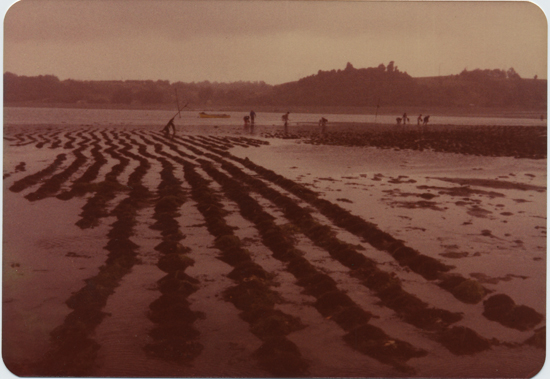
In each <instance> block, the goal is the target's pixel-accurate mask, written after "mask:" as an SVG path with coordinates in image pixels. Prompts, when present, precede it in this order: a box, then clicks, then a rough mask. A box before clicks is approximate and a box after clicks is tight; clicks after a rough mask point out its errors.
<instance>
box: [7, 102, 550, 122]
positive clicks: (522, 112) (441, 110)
mask: <svg viewBox="0 0 550 379" xmlns="http://www.w3.org/2000/svg"><path fill="white" fill-rule="evenodd" d="M4 107H12V108H67V109H107V110H113V109H116V110H163V111H175V110H174V105H173V104H154V105H150V106H143V105H137V104H135V105H126V104H92V103H86V104H67V103H37V102H17V103H4ZM250 109H254V110H255V111H256V113H258V112H268V113H284V112H286V111H287V110H289V109H290V110H291V112H292V113H311V114H356V115H361V114H364V115H370V116H372V115H375V114H378V115H396V117H398V116H399V115H401V114H403V111H404V110H405V111H407V113H408V114H410V115H417V114H431V115H432V116H437V115H440V116H456V117H460V116H464V117H468V116H469V117H505V118H533V119H539V118H540V116H541V115H544V118H545V119H546V113H547V109H546V108H543V109H523V108H517V109H515V108H479V107H441V106H433V107H432V106H407V105H405V106H401V105H395V106H382V107H380V108H378V110H377V109H376V107H346V106H289V105H249V106H230V105H198V106H192V108H191V109H190V110H193V111H197V112H202V111H204V112H249V111H250ZM188 110H189V109H188Z"/></svg>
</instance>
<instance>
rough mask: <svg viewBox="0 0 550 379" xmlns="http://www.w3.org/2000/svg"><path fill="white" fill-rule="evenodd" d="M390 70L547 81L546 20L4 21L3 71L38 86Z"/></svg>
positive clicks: (372, 9) (161, 10) (93, 3)
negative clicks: (497, 73) (506, 74)
mask: <svg viewBox="0 0 550 379" xmlns="http://www.w3.org/2000/svg"><path fill="white" fill-rule="evenodd" d="M389 61H395V65H397V66H398V68H399V70H400V71H406V72H407V73H408V74H409V75H411V76H413V77H418V76H436V75H449V74H458V73H460V72H461V71H462V70H463V69H465V68H467V69H469V70H472V69H475V68H482V69H486V68H490V69H493V68H498V69H505V70H507V69H508V68H510V67H513V68H514V69H515V70H516V71H517V72H518V73H519V74H520V75H521V76H522V77H525V78H532V77H533V76H534V75H538V77H539V78H546V77H547V74H546V73H547V23H546V18H545V16H544V13H543V11H542V10H541V9H540V8H539V7H538V6H536V5H534V4H532V3H529V2H525V1H521V2H476V3H473V2H360V1H353V2H346V1H308V2H306V1H266V0H262V1H254V0H248V1H246V0H245V1H233V0H225V1H210V0H204V1H200V0H195V1H190V0H156V1H152V0H143V1H141V0H131V1H130V0H21V1H20V2H18V3H16V4H14V5H13V6H12V7H11V8H10V9H9V10H8V12H7V14H6V16H5V20H4V72H6V71H9V72H13V73H15V74H18V75H27V76H34V75H45V74H53V75H56V76H58V77H59V78H60V79H68V78H72V79H81V80H111V79H113V80H126V79H153V80H157V79H162V80H170V81H171V82H175V81H183V82H192V81H203V80H209V81H211V82H214V81H218V82H230V81H238V80H244V81H260V80H263V81H265V82H267V83H269V84H279V83H284V82H289V81H294V80H298V79H300V78H302V77H304V76H308V75H313V74H316V73H317V71H318V70H332V69H344V68H345V66H346V63H347V62H350V63H352V64H353V66H354V67H355V68H363V67H373V66H378V65H379V64H380V63H384V64H387V63H388V62H389Z"/></svg>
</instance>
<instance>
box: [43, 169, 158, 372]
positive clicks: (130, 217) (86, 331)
mask: <svg viewBox="0 0 550 379" xmlns="http://www.w3.org/2000/svg"><path fill="white" fill-rule="evenodd" d="M148 168H149V167H148V166H146V165H140V166H138V167H136V169H135V170H134V172H133V173H132V175H131V179H129V182H132V184H133V185H134V186H135V188H136V189H135V190H132V191H130V192H129V195H128V197H126V198H125V199H123V200H122V201H121V202H120V203H118V205H117V206H116V207H115V208H114V209H113V211H112V212H111V214H112V215H114V216H116V221H115V222H114V223H113V224H112V225H111V226H112V228H111V230H110V231H109V233H108V237H109V241H108V243H107V245H106V246H105V249H106V250H107V251H109V254H108V255H107V260H106V262H105V264H104V265H103V266H101V267H100V268H99V273H98V274H97V275H96V276H94V277H92V278H89V279H86V280H85V282H86V285H85V286H84V287H83V288H81V289H80V290H79V291H77V292H75V293H74V294H73V295H72V296H71V297H70V298H69V299H68V300H67V301H66V304H67V306H69V308H71V309H73V311H72V312H71V313H70V314H69V315H68V316H67V317H66V318H65V320H64V322H63V324H62V325H60V326H58V327H57V328H55V329H54V330H53V331H52V332H51V333H50V335H51V347H50V349H49V350H48V351H47V352H46V354H45V356H44V357H43V359H42V360H41V361H40V362H38V363H37V365H36V370H37V372H38V374H39V375H43V376H90V375H91V374H92V372H93V369H94V364H95V359H96V357H97V351H98V350H99V348H100V345H99V344H98V343H97V342H96V341H95V340H94V339H93V335H94V331H95V329H96V328H97V326H98V325H99V324H100V323H101V322H102V320H103V318H104V317H105V316H106V314H105V313H104V312H103V311H102V309H103V308H104V307H105V305H106V303H107V299H108V297H109V296H110V295H112V294H113V293H114V291H115V288H116V287H118V285H119V283H120V280H121V279H122V278H123V277H124V276H125V275H126V274H128V273H129V272H130V271H131V269H132V267H133V266H134V265H135V264H136V263H138V258H137V252H136V250H137V248H138V247H139V246H138V245H136V244H135V243H134V242H132V241H131V240H130V237H132V236H133V234H134V226H135V225H136V214H137V212H138V211H139V209H141V208H143V207H144V206H146V205H147V201H145V200H146V199H144V198H143V191H141V190H140V189H139V188H140V186H141V179H142V178H143V176H144V175H145V174H146V172H147V170H148Z"/></svg>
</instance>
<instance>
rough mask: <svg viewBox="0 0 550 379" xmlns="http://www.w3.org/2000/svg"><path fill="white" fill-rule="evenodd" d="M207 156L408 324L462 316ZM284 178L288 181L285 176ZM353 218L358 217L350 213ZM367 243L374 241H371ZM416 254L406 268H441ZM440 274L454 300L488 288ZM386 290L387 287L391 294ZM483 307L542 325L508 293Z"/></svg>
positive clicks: (440, 323)
mask: <svg viewBox="0 0 550 379" xmlns="http://www.w3.org/2000/svg"><path fill="white" fill-rule="evenodd" d="M205 148H208V149H209V150H211V151H214V152H216V153H217V154H218V155H224V156H229V157H230V158H234V157H233V156H231V155H230V154H228V153H226V152H221V151H219V150H216V149H213V148H211V147H208V146H205ZM206 156H208V157H209V158H210V159H214V160H217V161H219V162H220V163H222V167H223V168H224V169H226V170H227V171H229V172H231V173H232V175H235V176H236V177H239V178H240V179H241V180H244V181H246V182H247V183H249V184H251V188H252V189H254V190H257V191H259V192H260V193H261V194H262V195H263V196H264V197H266V198H267V199H268V200H270V201H272V202H273V203H275V204H276V205H278V206H279V207H280V208H281V209H282V210H283V212H284V213H285V215H286V216H287V217H288V218H289V219H291V220H292V221H293V222H295V223H297V224H298V226H299V227H300V228H301V229H302V230H303V231H304V233H305V234H306V235H307V236H308V237H309V238H310V239H312V241H313V242H314V243H316V244H317V245H318V246H320V247H323V248H325V249H326V250H327V251H328V252H329V253H330V254H331V256H333V258H335V259H337V260H339V261H340V262H341V263H342V264H344V265H345V266H346V267H348V268H350V269H351V270H353V275H354V276H356V277H358V278H359V279H361V280H362V282H363V283H364V284H365V285H366V286H367V287H369V288H370V289H371V290H373V291H375V293H377V295H378V296H379V297H380V298H381V300H382V303H383V304H384V305H386V306H388V307H390V308H392V309H393V310H395V311H396V312H397V313H398V314H399V315H400V316H401V317H402V319H404V320H405V321H406V322H409V323H411V324H413V325H415V326H417V327H420V328H423V329H428V330H431V329H441V328H447V326H448V325H449V324H450V323H454V322H456V321H458V320H460V319H461V317H460V316H459V315H458V314H456V313H455V314H452V313H451V312H448V311H445V310H440V309H435V308H427V304H425V303H423V302H422V301H420V300H419V299H418V298H416V297H414V296H412V295H410V294H408V293H406V292H405V291H403V290H402V289H401V286H400V285H397V287H395V286H396V283H392V282H394V280H397V278H392V277H391V276H390V275H389V274H387V273H385V272H383V271H380V270H378V269H376V268H375V263H374V262H373V261H371V260H366V259H365V257H364V256H363V255H362V254H360V253H359V252H357V251H356V250H355V248H354V247H353V246H349V245H347V244H345V243H343V242H341V241H339V240H337V239H336V238H335V237H333V236H332V235H331V233H330V229H329V228H327V227H326V226H323V225H320V224H318V223H317V222H315V221H313V219H312V217H311V214H310V213H309V212H308V211H307V210H305V209H303V208H301V207H299V206H298V205H297V204H295V202H294V201H292V200H291V199H290V198H288V197H286V196H284V195H283V194H281V193H279V192H277V191H275V190H273V189H272V188H270V187H268V186H267V185H265V183H263V182H262V181H260V180H259V179H255V178H252V177H251V176H249V175H247V174H245V173H244V172H242V171H241V170H240V169H238V168H237V167H236V166H234V165H232V164H230V163H229V162H227V161H224V160H222V159H221V158H220V157H219V156H215V155H212V154H208V153H207V154H206ZM235 160H238V158H236V159H235ZM240 161H241V163H242V164H243V165H244V166H245V167H247V164H249V165H254V164H253V163H251V162H250V161H248V160H246V159H245V160H240ZM245 163H247V164H245ZM254 166H255V165H254ZM264 170H265V169H264ZM255 171H256V172H258V170H255ZM271 173H272V172H271ZM273 174H274V173H273ZM275 175H277V174H275ZM277 177H278V178H277V179H280V178H282V177H280V175H277ZM283 179H285V178H283ZM285 180H288V179H285ZM289 182H291V181H289ZM292 183H293V186H292V187H290V186H289V185H287V186H286V187H289V188H291V189H294V190H295V192H299V190H300V189H301V188H300V187H301V186H300V187H298V188H297V187H296V184H295V183H294V182H292ZM277 184H278V183H277ZM281 187H283V186H281ZM283 188H285V187H283ZM296 189H298V190H296ZM290 192H291V193H292V192H293V191H290ZM298 197H300V198H302V196H298ZM322 202H323V204H325V206H326V204H327V203H329V202H327V201H325V200H323V201H322ZM310 203H311V201H310ZM329 204H330V203H329ZM330 206H331V207H332V206H333V205H332V204H330ZM334 207H337V209H338V210H342V209H341V208H340V207H338V206H334ZM344 212H346V211H344ZM327 217H328V215H327ZM351 217H353V218H356V216H351ZM334 218H335V217H329V219H332V220H334ZM356 219H359V218H358V217H357V218H356ZM359 220H362V219H359ZM356 221H357V220H356ZM362 221H363V223H366V222H365V221H364V220H362ZM335 224H337V223H335ZM344 224H345V225H349V224H348V223H344ZM369 224H370V223H369ZM337 225H338V224H337ZM371 225H372V224H371ZM339 226H340V225H339ZM345 229H346V230H348V228H345ZM348 231H350V232H351V230H348ZM354 234H355V233H354ZM384 234H385V233H384ZM363 237H365V235H364V234H363ZM375 237H376V235H375ZM389 237H390V238H392V239H393V237H391V236H389ZM369 242H370V241H369ZM394 243H396V244H397V248H396V246H395V245H394V246H393V249H394V257H395V255H397V254H399V251H400V249H401V250H404V249H410V248H406V247H404V245H403V244H402V243H401V242H400V241H399V242H397V241H396V240H394ZM371 245H373V244H372V243H371ZM373 246H374V245H373ZM375 247H377V246H375ZM410 250H412V249H410ZM401 254H402V252H401ZM417 254H418V255H417V257H416V261H415V260H411V262H410V263H409V262H407V263H409V264H408V266H409V267H410V268H411V269H412V267H416V268H417V271H420V272H424V273H426V272H427V271H428V270H433V269H437V268H440V267H441V266H442V264H441V263H439V262H438V261H436V260H435V259H433V258H430V257H426V256H423V255H421V254H419V253H417ZM428 258H429V259H428ZM409 259H410V258H409ZM402 262H403V259H402V260H401V261H400V264H401V263H402ZM405 262H406V261H405ZM411 266H412V267H411ZM423 276H424V277H425V278H426V275H423ZM430 278H431V277H429V278H426V279H430ZM439 278H440V279H441V281H440V282H439V283H438V285H439V286H440V287H442V288H443V289H445V290H448V291H449V292H451V293H452V294H453V295H454V296H455V297H456V298H457V299H459V300H461V301H463V302H466V303H476V302H478V301H480V300H481V298H482V297H483V296H484V295H485V294H486V293H487V292H488V291H487V290H486V289H485V288H483V287H482V286H481V285H480V284H479V283H477V281H474V280H471V279H465V278H463V277H461V276H459V275H456V274H453V275H443V274H440V275H439ZM385 291H388V292H389V293H388V292H385ZM484 306H485V312H484V313H483V315H484V316H485V317H486V318H488V319H489V320H492V321H497V322H499V323H500V324H502V325H504V326H506V327H510V328H515V329H518V330H527V329H532V328H533V327H535V326H536V325H537V324H538V323H540V322H541V321H542V319H543V316H542V315H540V314H539V313H537V312H536V311H534V310H533V309H532V308H530V307H526V306H523V305H521V306H518V305H515V304H514V302H513V300H512V299H510V298H509V297H508V296H506V295H495V296H492V297H491V298H489V299H488V300H487V301H485V302H484ZM494 309H498V310H500V312H498V311H495V310H494ZM403 311H406V313H405V314H403V313H402V312H403ZM487 315H490V316H489V317H488V316H487ZM442 335H443V336H444V335H446V334H445V333H442ZM468 335H469V336H470V337H471V338H475V339H479V340H481V339H482V338H481V337H479V338H478V336H477V334H476V333H475V332H474V333H469V332H468ZM439 339H440V338H439ZM475 345H476V344H472V346H475ZM481 345H484V346H486V347H487V348H488V346H489V345H488V344H481ZM451 349H452V347H451ZM455 351H458V350H456V349H455Z"/></svg>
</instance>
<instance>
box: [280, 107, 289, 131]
mask: <svg viewBox="0 0 550 379" xmlns="http://www.w3.org/2000/svg"><path fill="white" fill-rule="evenodd" d="M289 114H290V112H286V113H285V114H284V115H283V116H282V117H281V118H282V120H283V121H284V122H285V134H288V115H289Z"/></svg>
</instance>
